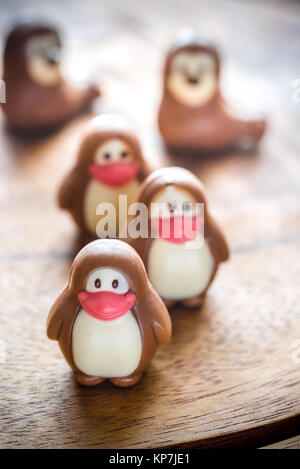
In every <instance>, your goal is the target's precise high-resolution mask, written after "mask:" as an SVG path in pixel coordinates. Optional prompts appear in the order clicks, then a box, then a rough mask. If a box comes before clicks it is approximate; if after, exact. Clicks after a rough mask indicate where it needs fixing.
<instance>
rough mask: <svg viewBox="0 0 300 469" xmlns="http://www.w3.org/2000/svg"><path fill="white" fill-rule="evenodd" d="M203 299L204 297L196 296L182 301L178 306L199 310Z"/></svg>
mask: <svg viewBox="0 0 300 469" xmlns="http://www.w3.org/2000/svg"><path fill="white" fill-rule="evenodd" d="M204 299H205V295H198V296H194V297H193V298H188V299H186V300H182V301H181V302H180V304H181V305H182V306H183V307H184V308H187V309H196V308H200V306H202V305H203V303H204Z"/></svg>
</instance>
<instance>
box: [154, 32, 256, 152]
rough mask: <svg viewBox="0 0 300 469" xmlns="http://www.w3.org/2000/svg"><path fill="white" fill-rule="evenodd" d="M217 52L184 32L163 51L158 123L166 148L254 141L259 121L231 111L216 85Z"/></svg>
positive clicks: (210, 147) (217, 146)
mask: <svg viewBox="0 0 300 469" xmlns="http://www.w3.org/2000/svg"><path fill="white" fill-rule="evenodd" d="M220 66H221V64H220V57H219V54H218V51H217V50H216V49H215V48H214V47H213V46H211V45H210V44H208V43H206V42H204V41H202V40H201V39H200V38H199V37H198V36H197V35H196V34H195V33H193V32H191V31H190V30H184V31H183V32H182V33H181V34H180V35H179V37H178V40H177V41H176V42H175V44H174V46H173V47H172V49H171V50H170V52H169V53H168V55H167V58H166V62H165V68H164V84H163V97H162V101H161V104H160V108H159V114H158V125H159V130H160V132H161V135H162V137H163V139H164V141H165V143H166V144H167V146H169V147H171V149H175V150H176V149H187V150H191V151H197V150H219V149H222V148H226V147H233V146H236V145H238V144H243V143H244V142H245V143H248V142H251V143H255V142H258V141H259V140H260V139H261V138H262V136H263V134H264V132H265V121H264V120H245V119H242V118H240V117H239V116H238V115H236V114H234V112H233V111H231V110H230V109H229V107H228V105H227V103H226V102H225V101H224V99H223V97H222V95H221V92H220V87H219V78H220Z"/></svg>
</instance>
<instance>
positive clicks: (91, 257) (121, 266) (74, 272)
mask: <svg viewBox="0 0 300 469" xmlns="http://www.w3.org/2000/svg"><path fill="white" fill-rule="evenodd" d="M103 268H104V270H105V269H106V268H110V269H113V271H115V272H118V273H119V274H120V275H121V276H122V278H125V279H126V281H127V284H126V288H125V290H126V291H122V293H130V294H131V295H132V294H134V295H135V302H134V304H133V307H131V308H130V310H131V311H132V313H133V314H134V317H135V319H136V321H137V323H138V325H139V329H140V333H141V338H142V343H143V352H142V356H141V360H140V363H139V365H138V368H137V370H136V371H135V374H140V373H141V372H142V371H143V370H144V369H145V368H146V367H147V365H148V363H149V362H150V360H151V358H152V356H153V354H154V353H155V351H156V349H157V346H158V344H159V343H164V342H168V341H169V340H170V335H171V323H170V318H169V315H168V312H167V310H166V308H165V306H164V305H163V303H162V301H161V299H160V298H159V296H158V295H157V293H156V292H155V291H154V289H153V287H152V285H151V284H150V282H149V280H148V277H147V274H146V271H145V268H144V265H143V262H142V260H141V258H140V257H139V255H138V254H137V252H136V251H135V250H134V249H133V248H132V247H131V246H129V245H128V244H126V243H124V242H123V241H119V240H115V239H105V240H103V239H102V240H96V241H93V242H92V243H89V244H88V245H86V246H85V247H84V248H83V249H82V250H81V251H80V252H79V254H78V255H77V256H76V258H75V260H74V262H73V264H72V267H71V271H70V277H69V282H68V285H67V287H66V288H65V290H64V291H63V292H62V293H61V295H60V296H59V298H58V299H57V300H56V302H55V303H54V305H53V307H52V309H51V311H50V313H49V317H48V321H47V334H48V337H49V338H50V339H55V340H58V341H59V344H60V347H61V350H62V352H63V354H64V356H65V358H66V360H67V361H68V363H69V364H70V366H71V367H72V368H73V369H74V370H75V371H78V370H77V368H76V366H75V364H74V362H73V358H72V329H73V325H74V321H75V318H76V316H77V314H78V312H79V310H80V308H81V306H80V302H79V299H78V294H79V293H80V292H81V293H82V292H85V291H91V290H89V288H90V279H91V277H92V276H93V275H94V273H96V274H97V275H98V272H99V271H100V270H101V269H103ZM102 272H103V271H102ZM92 281H93V283H92V287H93V286H95V289H94V290H93V291H95V290H97V289H98V288H101V287H102V284H101V279H100V278H95V279H94V278H92ZM109 286H110V288H111V286H112V287H113V288H114V285H113V284H112V285H109ZM102 290H103V291H112V290H109V289H108V290H107V289H106V288H105V286H103V287H102ZM116 292H117V290H116ZM156 330H158V332H156Z"/></svg>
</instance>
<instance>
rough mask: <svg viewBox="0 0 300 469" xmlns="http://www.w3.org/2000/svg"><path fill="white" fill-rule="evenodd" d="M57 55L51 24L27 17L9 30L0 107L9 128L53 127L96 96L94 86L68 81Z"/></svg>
mask: <svg viewBox="0 0 300 469" xmlns="http://www.w3.org/2000/svg"><path fill="white" fill-rule="evenodd" d="M60 57H61V40H60V37H59V35H58V33H57V31H56V30H55V29H54V28H53V26H51V25H49V24H47V23H43V22H40V21H35V20H32V21H31V20H29V21H24V22H20V23H19V24H17V25H16V26H15V27H14V28H13V29H12V30H11V31H10V33H9V34H8V36H7V39H6V44H5V48H4V64H3V65H4V71H3V79H4V81H5V84H6V103H5V104H2V109H3V112H4V114H5V116H6V118H7V121H8V123H9V124H10V125H11V126H12V127H14V128H16V129H17V130H20V131H27V132H30V133H34V132H38V131H44V130H49V129H52V128H55V127H56V126H58V125H60V124H62V123H64V122H65V121H67V120H68V119H70V118H71V117H72V116H73V115H74V114H76V113H78V112H80V111H82V110H83V109H85V108H86V107H87V106H88V105H89V104H90V103H91V102H92V101H93V100H94V99H95V98H97V96H99V94H100V92H99V89H98V87H97V86H95V85H90V86H88V87H86V86H85V87H77V88H76V87H72V86H71V85H70V84H68V83H67V82H66V81H65V80H64V78H63V77H62V74H61V67H60Z"/></svg>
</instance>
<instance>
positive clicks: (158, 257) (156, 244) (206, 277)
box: [148, 239, 214, 300]
mask: <svg viewBox="0 0 300 469" xmlns="http://www.w3.org/2000/svg"><path fill="white" fill-rule="evenodd" d="M213 268H214V259H213V256H212V254H211V252H210V249H209V246H208V245H207V243H206V241H204V244H203V245H202V247H201V248H200V249H186V248H185V244H174V243H170V242H168V241H165V240H163V239H155V240H153V241H152V245H151V247H150V251H149V257H148V275H149V279H150V282H151V283H152V285H153V286H154V288H155V289H156V291H157V292H158V293H159V295H160V296H162V297H163V298H165V299H172V300H180V299H182V300H183V299H186V298H192V297H194V296H197V295H200V294H201V293H202V292H203V291H204V290H205V288H206V287H207V285H208V283H209V281H210V278H211V275H212V272H213Z"/></svg>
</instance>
